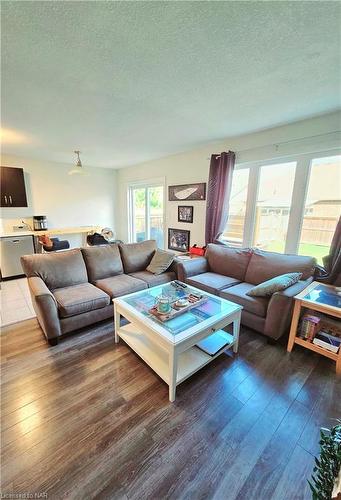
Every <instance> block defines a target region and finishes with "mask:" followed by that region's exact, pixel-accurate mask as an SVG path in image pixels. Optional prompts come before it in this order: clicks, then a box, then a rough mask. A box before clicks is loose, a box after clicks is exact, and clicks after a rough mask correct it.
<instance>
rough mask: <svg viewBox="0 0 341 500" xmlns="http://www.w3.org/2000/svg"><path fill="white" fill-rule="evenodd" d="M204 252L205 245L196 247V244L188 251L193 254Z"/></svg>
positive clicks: (202, 253) (203, 253)
mask: <svg viewBox="0 0 341 500" xmlns="http://www.w3.org/2000/svg"><path fill="white" fill-rule="evenodd" d="M205 252H206V247H197V246H196V245H193V246H192V247H190V249H189V253H191V254H193V255H205Z"/></svg>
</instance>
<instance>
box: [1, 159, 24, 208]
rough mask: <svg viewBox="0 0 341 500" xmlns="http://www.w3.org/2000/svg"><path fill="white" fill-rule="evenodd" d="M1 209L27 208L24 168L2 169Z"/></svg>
mask: <svg viewBox="0 0 341 500" xmlns="http://www.w3.org/2000/svg"><path fill="white" fill-rule="evenodd" d="M0 169H1V170H0V176H1V186H0V188H1V207H27V198H26V188H25V179H24V171H23V169H22V168H15V167H0Z"/></svg>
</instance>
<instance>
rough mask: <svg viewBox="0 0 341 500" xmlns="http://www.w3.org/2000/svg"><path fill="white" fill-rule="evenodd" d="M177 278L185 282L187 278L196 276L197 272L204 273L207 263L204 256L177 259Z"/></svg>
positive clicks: (206, 269)
mask: <svg viewBox="0 0 341 500" xmlns="http://www.w3.org/2000/svg"><path fill="white" fill-rule="evenodd" d="M177 264H178V266H177V267H178V278H179V280H180V281H184V282H186V279H187V278H190V277H191V276H196V275H197V274H202V273H206V272H207V271H208V263H207V260H206V259H205V257H197V258H194V259H191V260H185V261H182V262H179V261H178V263H177Z"/></svg>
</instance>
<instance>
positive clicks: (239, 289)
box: [219, 283, 269, 318]
mask: <svg viewBox="0 0 341 500" xmlns="http://www.w3.org/2000/svg"><path fill="white" fill-rule="evenodd" d="M251 288H253V285H252V284H251V283H239V284H238V285H235V286H232V287H231V288H225V289H224V290H220V292H219V295H220V297H222V298H223V299H227V300H230V301H231V302H235V303H236V304H239V305H240V306H243V307H244V309H245V310H246V311H248V312H249V313H252V314H256V316H261V317H262V318H265V316H266V312H267V309H268V303H269V299H268V298H264V297H250V296H249V295H246V294H247V292H249V291H250V290H251Z"/></svg>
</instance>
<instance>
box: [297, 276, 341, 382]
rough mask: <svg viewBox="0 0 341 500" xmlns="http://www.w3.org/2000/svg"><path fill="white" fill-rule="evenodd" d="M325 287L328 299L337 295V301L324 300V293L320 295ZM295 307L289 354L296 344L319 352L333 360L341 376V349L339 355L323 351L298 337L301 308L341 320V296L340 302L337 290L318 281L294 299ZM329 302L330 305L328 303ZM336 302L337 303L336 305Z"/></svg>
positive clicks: (321, 348)
mask: <svg viewBox="0 0 341 500" xmlns="http://www.w3.org/2000/svg"><path fill="white" fill-rule="evenodd" d="M321 287H323V290H325V296H326V298H327V295H328V293H330V294H331V295H334V296H335V295H336V298H335V301H333V300H331V301H330V302H329V301H328V299H327V300H325V301H324V299H323V293H324V292H323V291H322V294H320V293H319V290H320V289H321ZM294 299H295V305H294V312H293V315H292V321H291V328H290V333H289V340H288V347H287V350H288V352H291V351H292V349H293V347H294V344H299V345H301V346H303V347H305V348H306V349H310V350H311V351H314V352H317V353H319V354H321V355H322V356H326V357H327V358H330V359H332V360H333V361H335V362H336V373H337V374H341V348H340V349H339V352H338V353H334V352H331V351H328V350H327V349H323V347H320V346H318V345H316V344H313V343H312V342H308V341H307V340H304V339H301V338H300V337H297V327H298V322H299V319H300V314H301V308H302V307H307V308H309V309H311V310H313V311H318V312H321V313H324V314H327V315H329V316H333V317H335V318H338V319H341V307H339V305H338V302H339V301H340V302H341V296H340V299H339V300H338V294H337V291H336V288H335V287H333V286H330V285H322V284H321V283H319V282H317V281H313V283H311V284H310V285H309V286H308V287H307V288H305V289H304V290H303V291H302V292H301V293H299V294H298V295H296V297H294ZM328 302H329V303H328ZM334 302H337V304H336V305H335V304H334Z"/></svg>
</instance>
